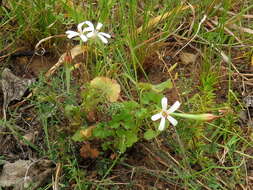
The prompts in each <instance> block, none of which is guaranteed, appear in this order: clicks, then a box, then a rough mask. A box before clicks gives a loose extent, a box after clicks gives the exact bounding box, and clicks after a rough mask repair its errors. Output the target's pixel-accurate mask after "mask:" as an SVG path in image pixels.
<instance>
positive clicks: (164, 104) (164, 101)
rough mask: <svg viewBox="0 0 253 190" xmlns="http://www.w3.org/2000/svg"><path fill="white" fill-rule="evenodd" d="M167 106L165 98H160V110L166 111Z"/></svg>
mask: <svg viewBox="0 0 253 190" xmlns="http://www.w3.org/2000/svg"><path fill="white" fill-rule="evenodd" d="M167 106H168V99H167V98H166V97H163V98H162V109H163V111H167Z"/></svg>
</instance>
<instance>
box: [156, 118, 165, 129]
mask: <svg viewBox="0 0 253 190" xmlns="http://www.w3.org/2000/svg"><path fill="white" fill-rule="evenodd" d="M164 128H165V117H162V119H161V122H160V125H159V127H158V130H159V131H163V130H164Z"/></svg>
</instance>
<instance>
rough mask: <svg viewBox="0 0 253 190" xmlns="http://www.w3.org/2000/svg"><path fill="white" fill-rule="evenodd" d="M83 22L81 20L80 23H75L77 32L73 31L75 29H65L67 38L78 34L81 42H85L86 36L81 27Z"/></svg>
mask: <svg viewBox="0 0 253 190" xmlns="http://www.w3.org/2000/svg"><path fill="white" fill-rule="evenodd" d="M84 24H85V22H82V23H80V24H78V25H77V31H78V32H75V31H72V30H68V31H66V34H67V38H69V39H71V38H74V37H77V36H79V37H80V38H81V39H82V41H83V42H87V40H88V38H87V36H86V35H85V34H84V32H83V29H82V27H83V25H84Z"/></svg>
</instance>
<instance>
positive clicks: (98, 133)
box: [93, 124, 114, 139]
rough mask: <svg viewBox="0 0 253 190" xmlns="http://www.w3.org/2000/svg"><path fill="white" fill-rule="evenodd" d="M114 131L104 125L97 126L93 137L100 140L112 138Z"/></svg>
mask: <svg viewBox="0 0 253 190" xmlns="http://www.w3.org/2000/svg"><path fill="white" fill-rule="evenodd" d="M113 134H114V133H113V131H112V130H110V128H108V127H106V126H104V125H102V124H101V125H97V127H96V128H95V129H94V130H93V135H94V137H98V138H101V139H103V138H106V137H110V136H113Z"/></svg>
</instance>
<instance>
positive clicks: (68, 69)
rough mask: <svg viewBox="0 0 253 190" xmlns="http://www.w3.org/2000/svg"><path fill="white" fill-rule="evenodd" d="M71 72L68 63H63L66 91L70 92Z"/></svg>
mask: <svg viewBox="0 0 253 190" xmlns="http://www.w3.org/2000/svg"><path fill="white" fill-rule="evenodd" d="M70 74H71V68H70V65H69V64H65V77H66V87H67V93H68V94H69V93H70V78H71V76H70Z"/></svg>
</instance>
